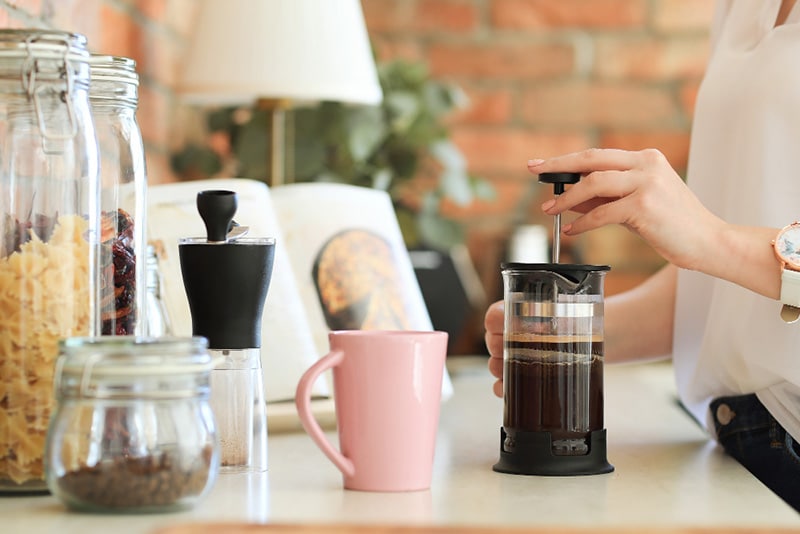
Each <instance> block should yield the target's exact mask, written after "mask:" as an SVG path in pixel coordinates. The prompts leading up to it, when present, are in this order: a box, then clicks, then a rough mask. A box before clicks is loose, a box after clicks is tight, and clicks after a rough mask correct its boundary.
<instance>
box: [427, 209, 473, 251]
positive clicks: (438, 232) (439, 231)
mask: <svg viewBox="0 0 800 534" xmlns="http://www.w3.org/2000/svg"><path fill="white" fill-rule="evenodd" d="M417 222H418V228H419V233H420V237H421V240H422V241H423V242H424V243H426V244H427V245H429V246H431V247H433V248H436V249H438V250H450V249H451V248H453V246H454V245H457V244H459V243H463V242H464V230H463V228H462V227H461V225H460V224H458V223H457V222H455V221H452V220H450V219H444V218H442V217H439V216H437V215H434V214H431V213H422V214H421V215H420V216H419V218H418V219H417Z"/></svg>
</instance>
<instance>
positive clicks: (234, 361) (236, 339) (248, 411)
mask: <svg viewBox="0 0 800 534" xmlns="http://www.w3.org/2000/svg"><path fill="white" fill-rule="evenodd" d="M237 206H238V203H237V198H236V193H234V192H233V191H215V190H211V191H201V192H200V193H198V195H197V210H198V212H199V213H200V217H201V218H202V219H203V222H204V223H205V226H206V234H207V236H206V237H205V238H202V237H186V238H182V239H180V240H179V242H178V252H179V256H180V264H181V274H182V276H183V285H184V288H185V290H186V297H187V299H188V301H189V310H190V312H191V315H192V335H194V336H203V337H206V338H208V347H209V352H210V353H211V355H212V356H213V357H214V359H215V362H216V365H215V367H214V370H212V371H211V376H210V386H211V396H210V399H209V401H210V404H211V409H212V411H213V413H214V417H215V419H216V423H217V434H218V435H219V440H220V451H221V459H220V463H221V467H220V472H221V473H241V472H261V471H266V469H267V416H266V405H265V402H264V382H263V376H262V367H261V350H260V347H261V318H262V314H263V310H264V300H265V298H266V295H267V290H268V289H269V283H270V280H271V278H272V266H273V260H274V255H275V239H274V238H272V237H245V234H246V233H247V230H248V228H247V227H246V226H239V225H237V224H236V223H235V222H234V221H233V216H234V214H235V213H236V209H237Z"/></svg>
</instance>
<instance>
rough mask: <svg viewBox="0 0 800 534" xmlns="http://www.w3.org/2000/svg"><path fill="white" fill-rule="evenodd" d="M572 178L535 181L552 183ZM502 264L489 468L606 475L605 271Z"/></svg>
mask: <svg viewBox="0 0 800 534" xmlns="http://www.w3.org/2000/svg"><path fill="white" fill-rule="evenodd" d="M579 179H580V174H576V173H557V174H556V173H553V174H542V175H540V182H543V183H552V184H554V189H555V192H556V194H560V193H562V192H563V191H564V184H566V183H575V182H577V181H578V180H579ZM559 234H560V219H559V218H557V219H556V221H555V229H554V243H553V261H552V263H538V264H530V263H509V264H505V265H503V266H502V271H503V285H504V300H505V329H504V335H503V338H504V349H503V397H504V412H503V427H502V428H501V430H500V460H499V461H498V462H497V464H495V466H494V470H495V471H499V472H503V473H513V474H524V475H589V474H597V473H608V472H610V471H613V469H614V468H613V466H612V465H611V464H609V463H608V460H607V456H606V431H605V428H604V426H603V281H604V278H605V275H606V272H607V271H608V270H609V267H608V266H596V265H575V264H561V263H558V256H559Z"/></svg>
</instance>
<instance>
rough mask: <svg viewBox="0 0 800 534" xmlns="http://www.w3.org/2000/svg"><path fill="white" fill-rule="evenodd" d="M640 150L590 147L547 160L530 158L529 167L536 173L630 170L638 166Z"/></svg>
mask: <svg viewBox="0 0 800 534" xmlns="http://www.w3.org/2000/svg"><path fill="white" fill-rule="evenodd" d="M638 154H639V153H638V152H631V151H628V150H620V149H616V148H590V149H588V150H582V151H580V152H573V153H571V154H564V155H563V156H556V157H554V158H549V159H546V160H530V161H529V162H528V169H529V170H530V171H531V172H533V173H536V174H540V173H543V172H580V173H590V172H593V171H608V170H628V169H632V168H634V167H635V166H636V164H637V161H638V160H639V156H638Z"/></svg>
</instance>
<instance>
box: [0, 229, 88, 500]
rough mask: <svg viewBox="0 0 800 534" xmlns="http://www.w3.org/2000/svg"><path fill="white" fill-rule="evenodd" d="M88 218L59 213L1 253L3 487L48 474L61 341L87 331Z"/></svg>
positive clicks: (0, 464)
mask: <svg viewBox="0 0 800 534" xmlns="http://www.w3.org/2000/svg"><path fill="white" fill-rule="evenodd" d="M86 230H87V224H86V221H84V220H83V219H82V218H81V217H79V216H77V215H68V216H62V217H60V218H59V219H58V221H57V225H56V227H55V229H54V231H53V234H52V236H50V239H49V240H48V241H47V242H44V241H42V240H41V239H39V238H38V237H37V236H36V234H35V233H33V232H32V233H31V240H30V241H28V242H27V243H24V244H23V245H21V246H20V250H19V251H18V252H14V253H12V254H11V255H10V256H8V257H6V258H3V259H0V486H2V485H4V484H6V485H7V484H8V481H11V482H13V483H16V484H24V483H26V482H30V481H35V480H43V479H44V445H45V437H46V433H47V425H48V422H49V419H50V414H51V413H52V410H53V408H54V406H55V399H54V395H53V372H54V365H55V360H56V357H57V356H58V341H59V340H60V339H61V338H63V337H70V336H81V335H87V334H88V333H89V324H90V323H89V322H90V320H91V317H90V313H91V309H90V293H89V287H90V279H89V244H88V243H87V241H86V239H84V237H83V236H84V234H85V232H86Z"/></svg>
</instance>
